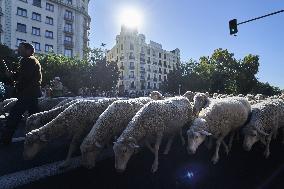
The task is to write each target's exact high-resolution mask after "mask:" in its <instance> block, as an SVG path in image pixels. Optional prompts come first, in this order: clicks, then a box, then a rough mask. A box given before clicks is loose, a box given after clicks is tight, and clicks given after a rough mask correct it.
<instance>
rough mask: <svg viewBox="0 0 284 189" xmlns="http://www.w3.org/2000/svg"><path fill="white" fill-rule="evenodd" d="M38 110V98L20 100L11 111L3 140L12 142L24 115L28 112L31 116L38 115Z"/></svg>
mask: <svg viewBox="0 0 284 189" xmlns="http://www.w3.org/2000/svg"><path fill="white" fill-rule="evenodd" d="M38 110H39V109H38V99H37V98H19V99H18V100H17V102H16V104H15V105H14V106H13V107H12V109H11V110H10V113H9V116H8V118H7V124H6V127H5V129H4V131H3V133H2V140H3V141H4V142H7V143H9V142H11V139H12V136H13V134H14V133H15V131H16V129H17V127H18V124H19V122H20V121H21V119H22V115H23V114H24V113H25V112H26V111H28V113H29V115H31V114H34V113H37V112H38Z"/></svg>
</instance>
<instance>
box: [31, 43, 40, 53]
mask: <svg viewBox="0 0 284 189" xmlns="http://www.w3.org/2000/svg"><path fill="white" fill-rule="evenodd" d="M32 44H33V46H34V48H35V50H36V51H40V43H38V42H32Z"/></svg>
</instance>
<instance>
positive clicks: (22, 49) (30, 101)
mask: <svg viewBox="0 0 284 189" xmlns="http://www.w3.org/2000/svg"><path fill="white" fill-rule="evenodd" d="M18 53H19V55H20V56H21V57H22V58H21V60H20V69H19V72H18V73H11V72H7V73H6V74H7V75H8V76H11V77H14V79H15V81H16V96H17V98H18V101H17V103H16V104H15V106H13V108H12V109H11V111H10V114H9V117H8V118H7V125H6V127H5V128H4V130H3V132H2V137H1V138H0V143H2V144H4V145H8V144H10V143H11V141H12V136H13V134H14V132H15V130H16V129H17V126H18V123H19V122H20V121H21V118H22V115H23V114H24V113H25V112H26V111H28V112H29V114H34V113H36V112H38V97H40V96H41V89H40V85H41V80H42V75H41V66H40V63H39V61H38V60H37V59H36V58H35V57H34V47H33V46H32V45H31V44H29V43H21V44H20V45H19V48H18Z"/></svg>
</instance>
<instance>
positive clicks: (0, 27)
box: [0, 24, 3, 33]
mask: <svg viewBox="0 0 284 189" xmlns="http://www.w3.org/2000/svg"><path fill="white" fill-rule="evenodd" d="M2 32H3V28H2V25H1V24H0V33H2Z"/></svg>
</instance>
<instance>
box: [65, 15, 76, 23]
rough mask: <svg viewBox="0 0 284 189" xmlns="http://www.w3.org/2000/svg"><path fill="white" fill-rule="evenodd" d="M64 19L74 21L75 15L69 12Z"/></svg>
mask: <svg viewBox="0 0 284 189" xmlns="http://www.w3.org/2000/svg"><path fill="white" fill-rule="evenodd" d="M64 20H66V21H69V22H73V21H74V16H69V15H67V14H65V15H64Z"/></svg>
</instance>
